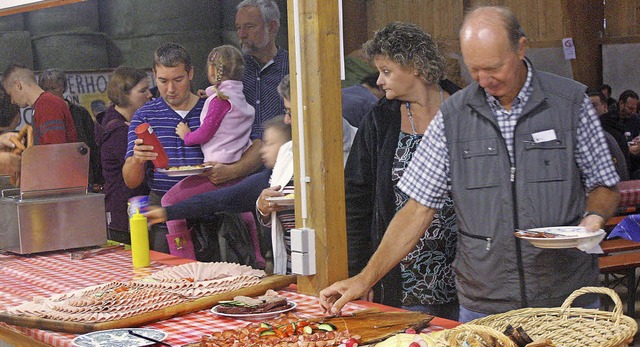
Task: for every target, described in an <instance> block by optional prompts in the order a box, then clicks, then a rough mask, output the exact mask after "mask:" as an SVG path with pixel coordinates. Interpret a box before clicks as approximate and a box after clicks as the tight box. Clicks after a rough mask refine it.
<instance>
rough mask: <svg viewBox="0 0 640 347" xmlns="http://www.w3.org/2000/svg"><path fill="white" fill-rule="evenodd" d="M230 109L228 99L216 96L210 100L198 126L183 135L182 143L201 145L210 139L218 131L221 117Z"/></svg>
mask: <svg viewBox="0 0 640 347" xmlns="http://www.w3.org/2000/svg"><path fill="white" fill-rule="evenodd" d="M230 109H231V103H230V102H229V100H223V99H220V98H218V97H216V98H214V99H213V100H211V103H209V109H208V110H207V115H206V116H205V118H204V120H203V121H202V124H200V128H198V129H196V130H194V131H192V132H190V133H187V134H186V135H185V136H184V144H185V145H187V146H193V145H201V144H203V143H206V142H207V141H209V140H211V138H212V137H213V135H214V134H215V133H216V131H218V128H219V127H220V123H222V119H223V118H224V116H225V115H226V114H227V112H229V110H230Z"/></svg>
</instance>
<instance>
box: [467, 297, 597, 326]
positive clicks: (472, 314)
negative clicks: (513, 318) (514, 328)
mask: <svg viewBox="0 0 640 347" xmlns="http://www.w3.org/2000/svg"><path fill="white" fill-rule="evenodd" d="M584 308H590V309H596V310H598V309H600V299H597V300H596V301H594V302H592V303H591V304H589V305H586V306H585V307H584ZM486 316H489V314H488V313H480V312H475V311H471V310H469V309H467V308H465V307H463V306H462V305H460V317H459V318H458V319H459V321H460V322H462V323H468V322H470V321H472V320H474V319H478V318H483V317H486Z"/></svg>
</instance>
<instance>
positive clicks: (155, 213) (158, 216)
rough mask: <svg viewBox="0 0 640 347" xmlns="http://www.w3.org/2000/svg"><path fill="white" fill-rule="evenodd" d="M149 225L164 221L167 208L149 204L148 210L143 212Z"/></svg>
mask: <svg viewBox="0 0 640 347" xmlns="http://www.w3.org/2000/svg"><path fill="white" fill-rule="evenodd" d="M144 216H145V217H147V220H148V222H149V225H154V224H158V223H162V222H165V221H166V220H167V210H166V209H165V208H163V207H159V206H149V211H147V212H145V213H144Z"/></svg>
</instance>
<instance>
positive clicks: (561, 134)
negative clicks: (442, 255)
mask: <svg viewBox="0 0 640 347" xmlns="http://www.w3.org/2000/svg"><path fill="white" fill-rule="evenodd" d="M460 46H461V50H462V55H463V58H464V62H465V64H466V65H467V67H468V69H469V72H470V73H471V76H472V77H473V79H474V80H475V83H472V84H470V85H469V86H468V87H466V88H465V89H463V90H462V91H460V92H458V93H456V94H454V95H453V96H451V97H450V98H449V99H448V100H447V101H446V102H445V103H444V104H443V105H442V107H441V110H440V112H439V113H438V114H437V115H436V116H435V118H434V120H433V121H432V122H431V124H430V125H429V128H428V129H427V131H426V132H425V135H424V138H423V140H422V142H421V143H420V147H419V148H418V149H417V150H416V153H415V155H414V158H413V160H412V161H411V164H410V165H409V167H408V169H407V171H406V172H405V174H404V176H403V177H402V179H401V181H400V182H399V184H398V187H399V188H400V189H401V190H402V191H404V192H405V193H406V194H407V195H409V197H410V198H411V199H410V200H409V202H407V204H406V205H405V206H404V207H403V208H402V209H401V210H400V211H398V213H397V214H396V215H395V217H394V219H393V220H392V222H391V224H390V225H389V228H388V229H387V231H386V233H385V235H384V238H383V240H382V242H381V244H380V246H379V247H378V249H377V251H376V253H375V254H374V255H373V256H372V257H371V259H370V260H369V263H368V264H367V266H366V267H365V269H364V270H362V272H361V273H359V274H358V275H356V276H354V277H352V278H350V279H348V280H345V281H340V282H337V283H335V284H333V285H332V286H330V287H328V288H326V289H324V290H322V291H321V292H320V304H321V306H322V307H323V309H324V310H325V311H327V312H329V313H332V314H335V313H337V312H339V311H340V310H341V309H342V307H343V306H344V305H345V304H346V303H347V302H348V301H350V300H354V299H357V298H360V297H362V296H363V295H364V294H365V293H367V291H368V290H369V288H371V287H372V286H373V285H374V284H375V283H376V282H377V281H378V280H380V278H382V277H383V275H384V274H385V273H387V272H388V271H389V270H390V269H391V268H393V266H395V265H396V264H397V263H398V262H399V261H400V260H401V259H402V258H403V257H404V256H405V255H406V254H407V253H408V252H409V251H410V250H412V249H413V247H414V245H415V244H416V242H417V241H418V240H419V239H420V236H421V235H422V234H423V233H424V231H425V230H426V229H427V227H428V226H429V224H430V223H431V221H432V220H433V216H434V214H435V211H436V210H437V209H439V208H440V207H442V203H443V201H444V198H445V196H446V195H448V194H451V196H452V197H453V200H454V204H455V208H456V214H457V215H458V222H459V233H458V245H457V247H458V248H457V255H456V260H455V262H454V267H455V269H456V274H457V288H458V296H459V300H460V321H462V322H467V321H470V320H472V319H475V318H480V317H483V316H486V315H489V314H495V313H500V312H505V311H508V310H512V309H517V308H521V307H556V306H560V305H561V304H562V302H563V301H564V299H565V298H566V297H567V296H568V295H569V294H571V293H572V292H573V291H574V290H575V289H578V288H580V287H583V286H590V285H598V261H597V257H596V256H595V255H592V254H587V253H585V252H582V251H580V250H578V249H575V248H572V249H541V248H535V247H533V246H532V245H531V244H529V243H528V242H526V241H523V240H520V239H517V238H516V237H515V236H514V231H515V229H516V228H522V229H527V228H534V227H549V226H562V225H581V226H584V227H585V228H586V229H588V230H590V231H595V230H598V229H601V228H602V227H603V226H604V223H605V221H606V220H607V219H608V218H609V217H610V216H611V215H612V214H613V213H614V211H615V208H616V205H617V203H618V199H619V197H618V192H617V188H616V185H617V183H618V181H619V178H618V174H617V173H616V171H615V168H614V167H613V165H612V163H611V160H610V158H611V157H610V155H609V150H608V148H607V144H606V142H605V139H604V136H603V132H602V128H601V126H600V123H599V122H598V121H597V119H598V115H597V113H596V112H595V110H594V109H593V106H592V105H591V102H590V100H589V98H588V97H587V96H586V95H585V93H584V91H585V86H583V85H581V84H579V83H577V82H575V81H572V80H569V79H565V78H562V77H559V76H556V75H552V74H549V73H545V72H541V71H537V70H535V69H534V68H533V66H532V64H531V63H530V62H529V61H528V60H527V59H526V58H525V52H526V48H527V38H526V37H525V35H524V32H523V30H522V29H521V27H520V24H519V23H518V20H517V19H516V18H515V16H514V15H513V13H512V12H511V11H510V10H508V9H506V8H503V7H479V8H476V9H475V10H473V11H471V12H470V13H469V14H468V15H467V16H466V17H465V20H464V22H463V25H462V28H461V29H460ZM578 299H583V300H581V302H577V301H575V302H574V303H575V304H576V305H581V306H585V307H590V308H597V307H598V306H599V301H598V298H597V297H596V296H592V297H588V296H581V297H580V298H578Z"/></svg>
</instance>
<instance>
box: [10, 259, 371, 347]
mask: <svg viewBox="0 0 640 347" xmlns="http://www.w3.org/2000/svg"><path fill="white" fill-rule="evenodd" d="M168 266H170V265H166V264H163V263H161V262H158V261H153V262H152V263H151V266H150V267H148V268H144V269H133V267H132V265H131V252H129V251H124V250H119V251H114V252H110V253H107V254H98V255H95V256H93V257H91V258H87V259H81V260H71V259H70V256H69V252H56V253H52V254H46V255H32V256H18V255H0V278H1V279H2V280H1V281H0V310H5V309H6V308H8V307H11V306H16V305H19V304H22V303H24V302H26V301H31V300H32V299H33V297H34V296H44V297H48V296H51V295H53V294H57V293H65V292H69V291H72V290H77V289H81V288H85V287H88V286H92V285H96V284H100V283H105V282H110V281H128V280H131V279H133V278H136V277H144V276H147V275H149V274H150V273H151V272H156V271H158V270H160V269H162V268H165V267H168ZM280 293H281V294H283V295H285V296H287V297H288V298H289V300H292V301H295V302H296V303H297V304H298V307H297V308H296V314H297V315H298V316H300V317H312V316H319V315H321V311H320V306H319V304H318V299H317V298H316V297H313V296H308V295H304V294H299V293H297V292H294V291H292V290H290V289H289V290H287V289H285V290H281V291H280ZM364 308H366V306H364V305H362V304H357V303H350V304H348V305H347V306H346V307H345V309H344V310H343V311H344V312H345V313H351V312H354V311H358V310H361V309H364ZM0 324H2V325H3V326H5V327H7V328H9V329H11V330H14V331H16V332H19V333H21V334H23V335H25V336H28V337H31V338H33V339H36V340H38V341H42V342H44V343H46V344H49V345H52V346H65V347H66V346H72V343H71V341H72V340H73V339H74V338H75V337H76V335H73V334H66V333H57V332H51V331H44V330H38V329H28V328H23V327H16V326H11V325H7V324H5V323H0ZM247 324H248V322H246V321H241V320H234V319H228V318H220V317H218V316H216V315H214V314H213V313H211V312H209V310H202V311H198V312H193V313H190V314H187V315H184V316H180V317H174V318H171V319H168V320H164V321H161V322H156V323H152V324H148V325H145V326H144V327H146V328H153V329H160V330H162V331H165V332H167V333H168V334H169V336H168V337H167V339H166V340H165V342H166V343H168V344H170V345H172V346H181V345H183V344H186V343H191V342H196V341H199V339H200V337H201V336H202V335H205V334H208V333H211V332H213V331H219V330H226V329H235V328H238V327H243V326H245V325H247Z"/></svg>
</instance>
